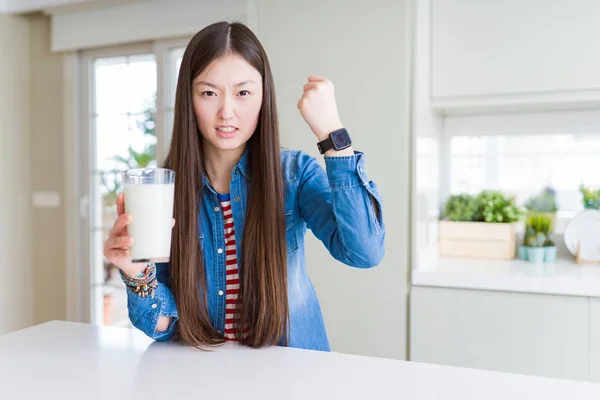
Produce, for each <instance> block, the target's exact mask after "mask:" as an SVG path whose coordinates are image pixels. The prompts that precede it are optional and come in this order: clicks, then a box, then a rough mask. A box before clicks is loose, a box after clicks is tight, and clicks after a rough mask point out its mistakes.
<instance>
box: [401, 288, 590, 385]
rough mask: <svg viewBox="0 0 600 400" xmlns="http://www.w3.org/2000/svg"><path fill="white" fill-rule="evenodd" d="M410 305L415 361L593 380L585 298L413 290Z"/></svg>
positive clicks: (588, 309) (451, 290) (412, 354)
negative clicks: (589, 364) (589, 367)
mask: <svg viewBox="0 0 600 400" xmlns="http://www.w3.org/2000/svg"><path fill="white" fill-rule="evenodd" d="M410 303H411V304H410V359H411V360H412V361H419V362H427V363H434V364H445V365H453V366H459V367H468V368H479V369H487V370H495V371H503V372H511V373H522V374H528V375H538V376H547V377H555V378H566V379H577V380H587V379H588V359H589V357H588V353H589V347H590V345H589V339H590V323H589V319H590V318H589V312H590V307H589V299H588V298H587V297H575V296H549V295H539V294H523V293H509V292H492V291H478V290H464V289H445V288H428V287H413V289H412V293H411V298H410ZM596 308H597V321H596V325H597V326H598V328H600V303H597V304H596ZM597 336H598V342H597V344H596V353H597V355H598V357H597V362H596V365H595V368H596V375H597V376H600V349H599V348H598V347H599V346H600V333H599V334H598V335H597ZM594 343H596V342H594Z"/></svg>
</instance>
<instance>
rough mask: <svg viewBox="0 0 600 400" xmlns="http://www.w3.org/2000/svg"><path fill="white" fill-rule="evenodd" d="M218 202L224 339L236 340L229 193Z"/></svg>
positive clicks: (236, 292)
mask: <svg viewBox="0 0 600 400" xmlns="http://www.w3.org/2000/svg"><path fill="white" fill-rule="evenodd" d="M219 203H221V210H222V211H223V221H224V224H225V254H226V257H225V285H226V290H225V333H224V336H225V339H228V340H236V338H235V331H236V329H237V327H238V324H239V322H240V314H239V312H240V306H241V303H240V302H239V298H238V296H239V293H240V276H239V272H238V264H237V253H236V246H235V243H236V242H235V228H234V226H233V213H232V212H231V199H230V198H229V195H228V194H227V195H219Z"/></svg>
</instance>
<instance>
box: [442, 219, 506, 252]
mask: <svg viewBox="0 0 600 400" xmlns="http://www.w3.org/2000/svg"><path fill="white" fill-rule="evenodd" d="M438 238H439V239H438V249H439V254H440V256H442V257H473V258H493V259H505V260H508V259H512V258H515V250H516V246H515V224H512V223H506V224H500V223H488V222H453V221H440V222H439V231H438Z"/></svg>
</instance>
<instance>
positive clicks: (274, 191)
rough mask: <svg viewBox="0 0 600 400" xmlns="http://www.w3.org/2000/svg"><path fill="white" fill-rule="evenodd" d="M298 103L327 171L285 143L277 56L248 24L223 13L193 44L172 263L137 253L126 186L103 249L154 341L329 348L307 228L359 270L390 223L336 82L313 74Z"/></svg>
mask: <svg viewBox="0 0 600 400" xmlns="http://www.w3.org/2000/svg"><path fill="white" fill-rule="evenodd" d="M298 109H299V110H300V113H301V114H302V117H303V118H304V120H305V121H306V122H307V124H308V125H309V127H310V129H311V130H312V132H313V133H314V134H315V136H316V137H317V142H318V146H319V149H320V151H321V153H324V156H325V164H326V171H325V170H323V168H321V166H320V165H319V164H318V163H317V161H316V160H315V159H314V158H312V157H310V156H308V155H307V154H305V153H303V152H300V151H289V150H282V149H280V145H279V132H278V121H277V112H276V104H275V90H274V85H273V77H272V74H271V70H270V67H269V62H268V60H267V56H266V54H265V51H264V49H263V47H262V45H261V44H260V43H259V41H258V39H257V38H256V36H255V35H254V34H253V33H252V32H251V31H250V30H249V29H248V28H247V27H246V26H244V25H242V24H239V23H233V24H229V23H227V22H220V23H216V24H213V25H210V26H208V27H206V28H204V29H202V30H201V31H200V32H198V33H197V34H196V35H195V36H194V38H193V39H192V40H191V41H190V43H189V44H188V46H187V48H186V51H185V53H184V56H183V60H182V63H181V69H180V72H179V78H178V83H177V94H176V105H175V122H174V127H173V136H172V142H171V147H170V150H169V153H168V155H167V158H166V161H165V163H164V167H165V168H169V169H172V170H174V171H175V176H176V184H175V205H174V219H175V221H176V224H175V225H174V227H173V234H172V248H171V257H170V262H169V263H158V262H157V263H156V264H154V263H150V264H149V265H145V264H143V265H139V264H132V263H131V258H130V255H129V248H130V246H131V244H132V241H133V239H134V238H130V237H129V236H128V233H127V224H128V223H129V222H130V221H131V218H130V217H129V216H128V215H126V214H125V212H124V201H125V199H124V198H123V195H122V194H121V195H119V197H118V199H117V209H118V213H119V217H118V218H117V221H116V222H115V225H114V227H113V229H112V230H111V232H110V235H109V238H108V239H107V240H106V242H105V247H104V255H105V256H106V258H107V259H108V260H109V261H110V262H112V263H113V264H115V265H116V266H118V267H119V268H120V270H121V276H122V278H123V280H124V282H125V283H126V285H127V288H128V289H127V294H128V309H129V317H130V319H131V322H132V324H133V325H134V326H136V327H137V328H138V329H140V330H142V331H143V332H145V333H146V334H147V335H148V336H150V337H151V338H154V339H156V340H160V341H165V340H169V339H171V338H172V337H173V335H174V334H175V333H177V334H178V335H177V336H178V337H180V338H181V340H182V341H183V342H185V343H187V344H190V345H193V346H195V347H198V348H204V347H206V346H207V345H215V344H219V343H222V342H223V341H225V340H237V341H239V342H241V343H244V344H247V345H249V346H252V347H262V346H265V345H273V344H279V345H284V346H285V345H287V346H291V347H299V348H306V349H315V350H329V343H328V339H327V335H326V332H325V325H324V322H323V318H322V314H321V310H320V306H319V303H318V300H317V296H316V293H315V290H314V288H313V286H312V283H311V282H310V279H309V278H308V276H307V273H306V265H305V257H304V235H305V233H306V229H307V228H309V229H311V230H312V232H313V233H314V234H315V235H316V236H317V237H318V238H319V239H320V240H321V241H322V242H323V243H324V245H325V246H326V247H327V249H328V250H329V252H330V253H331V255H332V256H333V257H335V258H336V259H337V260H339V261H341V262H343V263H345V264H348V265H350V266H354V267H358V268H369V267H372V266H375V265H377V264H379V262H380V261H381V258H382V257H383V254H384V237H385V230H384V225H383V222H382V215H381V199H380V197H379V194H378V191H377V188H376V186H375V184H374V183H372V182H370V181H368V180H367V178H366V175H365V173H364V169H363V167H364V155H363V154H362V153H359V152H354V151H353V150H352V147H351V142H350V138H349V135H348V133H347V131H346V130H345V129H343V125H342V123H341V122H340V119H339V117H338V112H337V107H336V103H335V97H334V91H333V85H332V84H331V82H329V81H328V80H326V79H325V78H321V77H309V79H308V82H307V83H306V85H304V93H303V95H302V97H301V99H300V101H299V102H298ZM144 285H145V286H144ZM142 288H145V289H148V288H149V291H144V290H143V289H142Z"/></svg>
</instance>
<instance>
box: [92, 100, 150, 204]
mask: <svg viewBox="0 0 600 400" xmlns="http://www.w3.org/2000/svg"><path fill="white" fill-rule="evenodd" d="M137 126H138V128H139V129H140V130H141V131H142V132H143V135H144V141H145V144H144V149H143V150H142V151H139V152H138V151H135V150H134V149H133V148H132V147H131V145H130V146H129V148H128V150H127V156H126V157H123V156H120V155H116V156H114V157H113V158H112V159H113V160H114V161H117V162H118V163H119V164H121V166H122V167H123V168H124V169H132V168H146V167H148V165H150V163H151V162H152V161H154V160H155V158H156V94H155V96H154V99H153V101H151V102H150V103H148V104H147V105H146V108H145V109H144V111H143V112H142V113H141V115H140V119H139V120H138V121H137ZM109 173H113V174H115V177H114V178H115V179H112V181H110V182H109V180H107V179H106V174H109ZM119 173H120V172H119V171H111V172H106V173H104V174H102V175H101V178H100V179H101V183H102V185H103V186H104V192H105V193H104V195H103V199H104V202H105V204H106V205H112V204H114V203H115V202H116V200H117V195H118V194H119V193H120V192H121V188H122V186H121V182H120V180H119V179H116V178H117V177H116V175H117V174H119Z"/></svg>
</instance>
